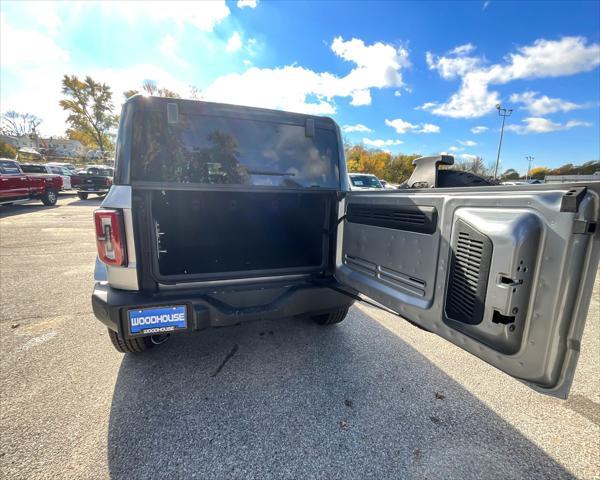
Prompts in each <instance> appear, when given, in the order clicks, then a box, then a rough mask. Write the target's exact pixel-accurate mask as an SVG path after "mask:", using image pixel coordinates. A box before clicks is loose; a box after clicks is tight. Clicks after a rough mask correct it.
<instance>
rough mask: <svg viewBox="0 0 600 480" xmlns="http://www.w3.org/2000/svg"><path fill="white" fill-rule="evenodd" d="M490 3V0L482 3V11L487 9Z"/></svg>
mask: <svg viewBox="0 0 600 480" xmlns="http://www.w3.org/2000/svg"><path fill="white" fill-rule="evenodd" d="M490 3H492V0H485V2H483V10H485V9H487V8H488V7H489V6H490Z"/></svg>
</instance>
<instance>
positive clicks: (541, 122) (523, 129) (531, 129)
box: [506, 117, 592, 135]
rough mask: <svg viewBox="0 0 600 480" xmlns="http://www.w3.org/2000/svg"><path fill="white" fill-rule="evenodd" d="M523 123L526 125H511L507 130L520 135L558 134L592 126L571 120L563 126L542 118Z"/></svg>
mask: <svg viewBox="0 0 600 480" xmlns="http://www.w3.org/2000/svg"><path fill="white" fill-rule="evenodd" d="M523 123H524V125H523V124H521V125H509V126H508V127H506V130H509V131H512V132H515V133H517V134H519V135H525V134H528V133H548V132H556V131H558V130H570V129H571V128H575V127H591V126H592V124H591V123H589V122H581V121H579V120H569V121H568V122H566V123H564V124H561V123H556V122H553V121H552V120H549V119H547V118H541V117H529V118H526V119H524V120H523Z"/></svg>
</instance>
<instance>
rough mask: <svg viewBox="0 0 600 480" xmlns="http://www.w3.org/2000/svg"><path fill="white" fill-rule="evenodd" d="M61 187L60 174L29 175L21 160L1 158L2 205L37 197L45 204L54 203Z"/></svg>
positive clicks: (0, 188)
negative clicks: (23, 168)
mask: <svg viewBox="0 0 600 480" xmlns="http://www.w3.org/2000/svg"><path fill="white" fill-rule="evenodd" d="M61 188H62V178H61V176H60V175H37V174H36V175H27V174H25V173H23V170H22V169H21V166H20V165H19V162H17V161H15V160H9V159H7V158H0V205H7V204H11V203H15V202H19V201H23V200H31V199H35V198H37V199H40V200H41V201H42V203H43V204H44V205H54V204H55V203H56V201H57V200H58V192H59V191H60V190H61Z"/></svg>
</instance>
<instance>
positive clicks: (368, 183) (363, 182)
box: [350, 175, 383, 188]
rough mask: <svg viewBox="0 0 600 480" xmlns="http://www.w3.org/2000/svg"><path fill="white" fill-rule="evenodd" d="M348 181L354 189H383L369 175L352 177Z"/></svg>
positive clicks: (377, 180)
mask: <svg viewBox="0 0 600 480" xmlns="http://www.w3.org/2000/svg"><path fill="white" fill-rule="evenodd" d="M350 181H351V182H352V185H354V186H355V187H369V188H383V186H382V185H381V183H380V182H379V179H377V178H375V177H371V176H369V175H352V176H351V177H350Z"/></svg>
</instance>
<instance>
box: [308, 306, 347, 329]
mask: <svg viewBox="0 0 600 480" xmlns="http://www.w3.org/2000/svg"><path fill="white" fill-rule="evenodd" d="M346 315H348V308H347V307H346V308H340V309H339V310H334V311H333V312H329V313H324V314H323V315H316V316H314V317H313V320H314V321H315V322H317V323H318V324H319V325H333V324H334V323H340V322H341V321H342V320H344V318H346Z"/></svg>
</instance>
